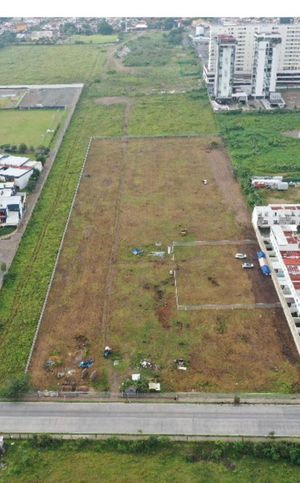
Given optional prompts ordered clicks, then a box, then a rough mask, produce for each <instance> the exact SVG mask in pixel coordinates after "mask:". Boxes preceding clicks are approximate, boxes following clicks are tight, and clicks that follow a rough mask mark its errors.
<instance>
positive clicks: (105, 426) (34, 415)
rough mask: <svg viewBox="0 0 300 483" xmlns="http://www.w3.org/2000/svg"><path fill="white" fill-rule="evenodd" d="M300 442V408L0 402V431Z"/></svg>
mask: <svg viewBox="0 0 300 483" xmlns="http://www.w3.org/2000/svg"><path fill="white" fill-rule="evenodd" d="M272 431H274V432H275V435H276V436H298V437H300V405H298V406H294V405H293V406H284V405H241V406H233V405H229V404H227V405H212V404H211V405H209V404H199V405H196V404H178V403H177V404H176V403H174V404H165V403H160V404H159V403H149V404H144V403H128V404H126V403H52V402H49V403H48V402H47V403H23V402H22V403H0V432H4V433H5V432H6V433H16V432H17V433H43V432H46V433H81V434H91V433H94V434H95V433H97V434H138V433H143V434H162V435H214V436H223V435H228V436H230V435H232V436H237V435H242V436H267V435H268V434H269V433H270V432H272Z"/></svg>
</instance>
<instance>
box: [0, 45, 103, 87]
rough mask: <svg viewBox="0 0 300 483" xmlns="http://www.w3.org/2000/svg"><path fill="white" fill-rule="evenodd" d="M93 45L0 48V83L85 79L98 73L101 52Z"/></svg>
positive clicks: (50, 82) (100, 64) (75, 80)
mask: <svg viewBox="0 0 300 483" xmlns="http://www.w3.org/2000/svg"><path fill="white" fill-rule="evenodd" d="M100 49H102V47H101V46H97V45H52V46H51V45H50V46H49V45H47V46H46V45H30V46H29V45H26V46H25V45H24V46H11V47H6V48H4V49H1V50H0V84H2V85H9V84H10V85H14V84H55V83H57V84H63V83H74V82H87V80H90V79H93V78H95V77H97V75H99V73H100V71H101V66H102V65H103V62H104V59H105V52H103V51H102V50H100Z"/></svg>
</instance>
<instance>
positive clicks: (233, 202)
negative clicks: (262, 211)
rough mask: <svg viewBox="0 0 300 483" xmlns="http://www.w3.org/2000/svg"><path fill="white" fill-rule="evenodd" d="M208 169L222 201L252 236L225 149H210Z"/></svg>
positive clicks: (245, 210) (248, 218)
mask: <svg viewBox="0 0 300 483" xmlns="http://www.w3.org/2000/svg"><path fill="white" fill-rule="evenodd" d="M209 159H210V167H211V169H212V172H213V174H214V177H215V179H216V182H217V184H218V187H219V189H220V191H221V193H222V195H223V197H224V201H225V203H226V204H227V206H228V207H229V208H231V209H232V210H233V212H234V214H235V217H236V220H237V222H238V223H239V224H240V225H243V226H244V228H245V233H247V234H248V235H253V232H252V230H251V229H249V227H250V213H249V211H248V208H247V206H246V202H245V199H244V197H243V195H242V192H241V188H240V185H239V183H238V182H237V181H236V180H235V179H234V177H233V173H232V169H231V160H230V157H229V155H228V152H227V150H226V148H225V147H222V148H217V149H212V150H211V152H210V153H209Z"/></svg>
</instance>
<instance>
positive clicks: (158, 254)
mask: <svg viewBox="0 0 300 483" xmlns="http://www.w3.org/2000/svg"><path fill="white" fill-rule="evenodd" d="M165 253H166V252H150V253H149V256H150V257H158V258H164V256H165Z"/></svg>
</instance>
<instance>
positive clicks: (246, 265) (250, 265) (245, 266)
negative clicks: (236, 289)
mask: <svg viewBox="0 0 300 483" xmlns="http://www.w3.org/2000/svg"><path fill="white" fill-rule="evenodd" d="M242 267H243V268H254V264H253V263H243V265H242Z"/></svg>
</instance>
